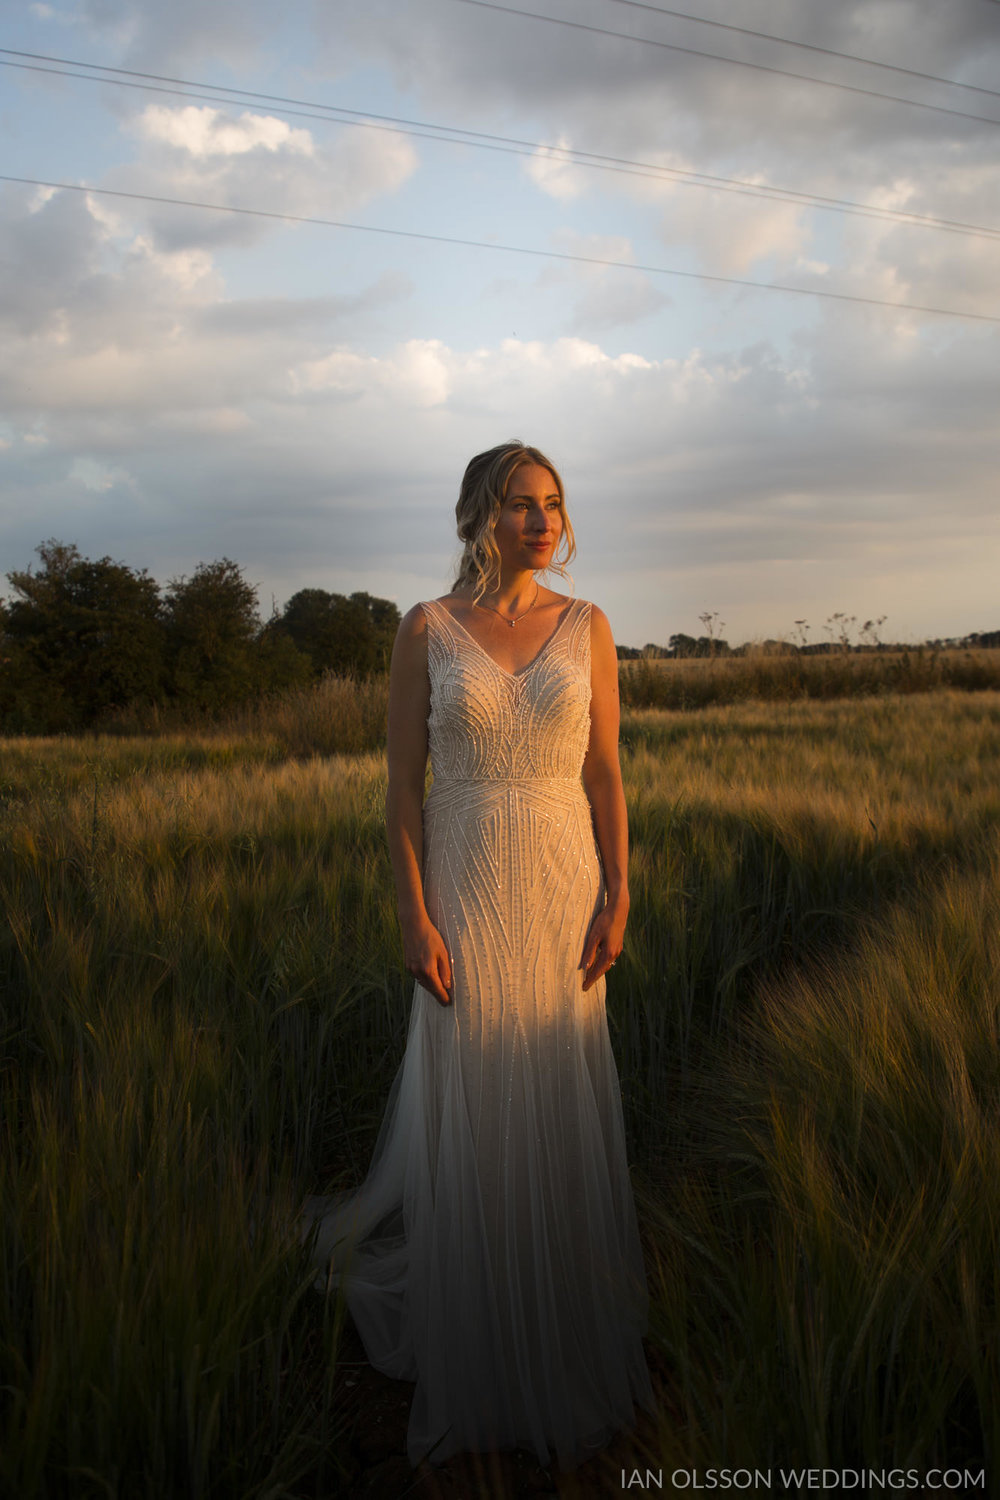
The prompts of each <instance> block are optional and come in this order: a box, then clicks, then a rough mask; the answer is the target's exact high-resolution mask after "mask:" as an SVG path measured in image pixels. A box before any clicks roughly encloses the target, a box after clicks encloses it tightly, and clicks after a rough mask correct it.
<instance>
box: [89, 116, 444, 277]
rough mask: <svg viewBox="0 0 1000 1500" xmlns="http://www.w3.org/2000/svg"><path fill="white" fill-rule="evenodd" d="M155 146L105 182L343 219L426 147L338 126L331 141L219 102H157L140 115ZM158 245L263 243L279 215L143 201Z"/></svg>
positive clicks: (392, 185)
mask: <svg viewBox="0 0 1000 1500" xmlns="http://www.w3.org/2000/svg"><path fill="white" fill-rule="evenodd" d="M131 128H132V131H133V133H134V134H135V135H136V136H137V137H138V138H139V139H140V141H141V142H142V143H143V145H144V147H145V150H144V151H143V152H142V154H141V155H140V156H139V157H138V159H136V160H135V161H133V162H130V163H127V164H122V165H121V166H118V167H117V168H115V169H114V170H113V171H111V172H110V173H108V174H107V177H106V178H105V180H104V183H103V184H102V185H104V186H110V187H114V188H116V189H118V190H121V191H124V192H135V193H140V194H147V195H153V196H161V197H165V198H174V199H185V200H188V201H190V202H196V203H208V204H218V205H220V206H221V207H231V208H237V209H238V208H254V209H263V210H264V211H265V213H266V214H267V213H270V214H275V215H281V214H289V215H292V216H298V217H308V218H342V217H345V216H346V215H349V214H352V213H355V212H357V210H358V209H359V208H361V207H362V206H363V205H364V204H366V203H368V202H370V201H371V200H372V199H373V198H377V197H379V196H381V195H384V194H391V193H394V192H396V191H398V189H399V188H400V187H401V186H402V184H403V183H404V182H405V181H406V179H407V178H408V177H409V176H411V174H412V173H413V172H414V171H415V170H416V166H417V154H416V151H415V150H414V147H413V145H412V143H411V142H410V141H409V140H408V139H407V138H406V137H404V136H399V135H392V134H383V133H376V132H373V131H368V130H365V129H362V128H354V127H336V126H333V125H331V127H330V129H331V132H332V137H333V138H332V140H330V141H329V142H325V143H321V142H318V141H317V140H315V138H314V137H313V135H312V134H311V132H310V131H308V130H303V129H293V128H291V127H290V126H289V125H288V124H287V122H286V121H284V120H281V119H278V118H276V117H275V116H273V115H266V114H255V113H253V112H252V111H249V110H243V111H241V112H239V113H236V112H235V111H230V112H227V111H224V110H221V109H215V108H213V107H211V106H205V107H204V108H201V107H195V106H190V105H186V106H178V107H173V106H165V105H151V106H148V107H147V108H146V109H144V110H143V112H142V113H141V114H140V115H138V116H137V117H136V118H135V120H134V121H133V122H132V126H131ZM128 211H129V215H130V217H131V219H132V220H133V222H139V223H141V224H142V225H143V226H144V228H145V229H146V232H147V233H148V234H149V235H150V237H151V239H152V241H153V243H154V244H155V246H156V247H157V248H158V249H163V250H179V249H183V248H189V247H194V246H201V247H204V248H209V249H214V248H216V247H220V246H225V245H233V244H238V245H249V244H254V243H256V242H258V241H259V240H261V239H262V238H264V237H266V236H267V235H270V234H273V233H274V231H275V228H276V223H277V221H274V220H270V221H269V220H268V218H267V217H255V216H252V215H245V214H233V213H229V214H227V213H220V214H212V213H211V212H207V211H205V210H203V209H198V208H185V207H183V206H174V205H170V206H167V205H157V204H148V205H147V204H142V203H134V204H131V205H130V206H129V210H128Z"/></svg>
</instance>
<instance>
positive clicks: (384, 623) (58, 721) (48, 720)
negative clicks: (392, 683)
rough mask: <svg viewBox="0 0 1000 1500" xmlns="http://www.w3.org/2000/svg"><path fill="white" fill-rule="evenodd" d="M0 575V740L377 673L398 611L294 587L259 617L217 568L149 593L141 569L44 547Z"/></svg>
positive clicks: (58, 546)
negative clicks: (5, 594)
mask: <svg viewBox="0 0 1000 1500" xmlns="http://www.w3.org/2000/svg"><path fill="white" fill-rule="evenodd" d="M36 550H37V556H38V564H37V566H34V567H29V568H27V569H24V570H20V571H15V572H12V573H8V574H7V581H8V584H9V585H10V592H11V597H10V598H8V599H7V600H6V601H5V602H0V730H2V732H5V733H8V734H10V733H31V734H53V733H60V732H63V731H67V730H76V729H83V728H88V727H91V726H93V725H97V724H101V723H107V722H111V721H112V720H113V719H114V717H115V715H116V714H120V713H121V711H122V710H126V709H129V710H140V711H141V710H150V709H153V708H173V709H176V710H178V711H179V712H180V713H181V714H182V715H185V716H186V715H188V714H190V715H191V716H198V715H204V716H211V715H213V714H216V713H220V712H223V711H225V710H226V709H229V708H232V707H234V706H236V705H237V704H240V703H243V702H246V701H247V700H249V699H252V698H257V697H260V696H262V695H265V694H267V693H269V692H274V691H276V690H278V689H281V688H287V687H293V686H301V685H304V684H305V683H308V682H309V681H310V680H312V679H315V678H317V677H320V676H322V675H323V674H324V673H327V672H334V673H337V674H348V673H351V674H355V675H358V676H367V675H370V674H371V673H373V672H380V671H384V670H385V668H386V667H387V665H388V661H389V653H390V651H391V649H392V642H393V639H394V637H395V634H396V628H397V626H398V625H399V618H400V616H399V610H398V609H397V608H396V606H395V604H393V603H392V602H391V601H390V600H388V599H377V598H374V597H373V596H372V595H370V594H366V593H354V594H350V595H347V596H345V595H343V594H334V593H329V592H328V591H327V590H326V589H300V590H299V592H298V593H297V594H294V595H293V596H292V597H291V599H289V601H288V603H287V604H286V605H285V607H284V609H283V610H281V611H280V612H278V611H277V610H274V611H272V614H271V616H270V618H268V619H266V620H265V619H263V618H262V617H261V613H260V608H259V604H258V599H257V590H256V589H255V588H254V586H253V585H252V584H251V583H249V582H248V581H247V579H246V578H245V576H244V573H243V569H242V568H241V567H240V566H239V565H238V564H237V563H235V562H233V561H232V560H231V559H230V558H227V557H224V558H221V559H218V560H217V561H215V562H210V563H199V564H198V566H197V567H196V568H195V570H194V572H193V573H192V574H191V576H190V577H182V578H174V579H171V580H170V582H169V583H168V584H167V585H166V586H165V587H161V586H160V584H158V583H157V581H156V580H155V579H154V578H151V577H150V576H149V574H148V573H147V571H146V570H145V569H144V568H143V569H140V570H136V569H134V568H130V567H127V566H126V565H125V564H124V563H120V562H115V561H113V560H112V559H111V558H110V557H102V558H98V559H97V560H96V561H93V560H91V559H90V558H86V557H83V556H82V555H81V554H80V551H79V549H78V548H77V547H76V546H74V545H67V544H65V543H63V542H58V541H55V540H50V541H46V542H43V543H42V544H41V545H40V546H39V547H38V548H37V549H36Z"/></svg>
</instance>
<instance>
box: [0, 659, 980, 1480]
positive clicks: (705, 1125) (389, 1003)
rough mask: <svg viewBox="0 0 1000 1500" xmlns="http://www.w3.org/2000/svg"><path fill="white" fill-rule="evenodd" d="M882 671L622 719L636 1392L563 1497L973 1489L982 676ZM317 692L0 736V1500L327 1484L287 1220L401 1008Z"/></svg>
mask: <svg viewBox="0 0 1000 1500" xmlns="http://www.w3.org/2000/svg"><path fill="white" fill-rule="evenodd" d="M640 665H641V664H640ZM885 686H886V685H885V684H883V685H882V690H881V691H880V692H879V693H878V695H876V696H868V697H856V698H850V699H837V700H830V701H826V700H824V699H822V698H817V699H816V700H815V701H808V700H804V699H802V698H799V699H798V700H796V701H788V702H771V703H764V702H759V701H752V700H751V701H744V702H739V703H733V704H728V705H721V706H711V707H707V708H702V709H699V710H698V711H691V710H689V711H667V710H664V709H654V708H649V709H637V708H633V709H630V710H629V711H628V712H627V714H626V717H625V722H624V725H623V745H624V750H623V763H624V769H625V777H626V789H627V794H628V800H629V806H630V820H631V830H632V841H633V861H632V894H633V910H632V918H631V922H630V928H629V933H628V938H627V949H626V953H625V955H624V956H623V958H622V960H621V961H620V962H619V964H618V966H617V967H616V969H615V973H614V976H613V983H612V985H611V987H610V991H609V1015H610V1023H611V1028H612V1036H613V1041H614V1044H615V1050H616V1054H617V1057H618V1059H619V1066H620V1069H621V1077H622V1087H623V1093H624V1097H625V1107H626V1119H627V1125H628V1129H629V1136H630V1154H631V1160H632V1161H633V1162H634V1174H635V1186H636V1192H637V1198H638V1203H639V1208H640V1216H641V1223H642V1228H643V1234H644V1241H645V1247H646V1255H647V1267H648V1271H649V1277H650V1290H651V1298H652V1306H651V1322H650V1334H649V1345H648V1347H649V1353H650V1361H651V1365H652V1367H653V1369H654V1372H655V1375H656V1381H657V1387H658V1395H659V1399H660V1403H661V1413H660V1419H659V1422H658V1424H656V1425H655V1426H653V1427H647V1428H645V1429H643V1431H642V1433H641V1435H640V1436H639V1438H637V1439H636V1440H635V1441H634V1443H633V1445H632V1447H631V1448H629V1449H626V1450H625V1451H626V1452H627V1454H628V1457H627V1459H626V1458H624V1457H622V1456H621V1455H620V1453H617V1452H616V1455H615V1457H614V1460H613V1462H614V1464H615V1468H614V1472H613V1474H612V1472H611V1470H610V1469H608V1470H607V1472H604V1471H602V1470H601V1469H600V1461H598V1468H597V1469H596V1470H595V1472H594V1474H592V1475H591V1476H590V1477H589V1478H588V1476H586V1475H583V1474H582V1473H581V1475H580V1476H578V1478H577V1479H575V1480H571V1481H566V1482H565V1483H564V1486H563V1488H564V1493H566V1494H577V1493H579V1494H584V1493H593V1494H597V1493H618V1492H620V1488H621V1486H620V1480H619V1477H618V1474H619V1467H620V1465H621V1464H623V1463H626V1462H627V1463H628V1465H629V1466H630V1467H631V1466H632V1465H633V1464H636V1465H639V1466H641V1467H643V1468H644V1467H646V1466H653V1467H662V1468H663V1469H664V1470H665V1471H666V1470H672V1469H676V1468H686V1469H692V1468H699V1469H705V1468H707V1467H708V1466H711V1465H729V1466H738V1465H747V1466H749V1467H751V1468H754V1467H756V1468H767V1467H769V1466H774V1467H777V1466H778V1465H782V1464H783V1465H785V1466H789V1465H792V1464H798V1465H803V1464H811V1465H814V1466H834V1467H841V1466H844V1465H855V1466H861V1465H866V1466H869V1465H870V1466H873V1467H877V1468H885V1467H889V1466H900V1467H903V1468H907V1467H915V1468H918V1469H921V1468H926V1467H928V1466H930V1465H932V1464H937V1463H940V1464H942V1465H944V1464H948V1465H951V1466H957V1467H959V1468H967V1469H969V1470H971V1471H972V1472H978V1471H980V1470H982V1469H985V1470H986V1473H987V1475H988V1476H989V1475H991V1474H992V1475H995V1474H996V1473H997V1472H998V1469H997V1464H998V1447H1000V1326H998V1322H1000V1320H998V1295H997V1293H998V1281H1000V1132H998V1129H997V1121H998V1109H1000V1049H998V1043H1000V1036H998V1032H1000V895H998V892H1000V881H998V877H1000V833H998V829H1000V692H997V691H994V690H986V691H980V692H976V693H968V692H957V691H951V690H947V689H942V690H938V691H933V692H929V693H922V694H909V693H892V692H887V691H885ZM352 692H353V690H350V691H349V690H348V689H347V688H338V687H336V686H330V687H328V688H327V689H326V690H325V696H323V695H313V697H311V698H310V697H308V696H303V697H302V698H301V699H300V700H299V702H298V706H297V707H295V706H294V705H293V706H291V707H286V709H285V710H283V716H282V713H278V712H277V711H273V712H271V713H270V714H268V713H263V712H257V713H248V715H247V716H246V719H245V721H243V722H241V723H234V724H231V725H230V726H229V728H228V729H227V730H225V731H223V730H217V731H215V732H214V733H207V732H206V733H201V734H198V733H195V732H190V731H189V732H183V733H168V732H161V733H158V734H152V735H147V736H145V737H135V736H132V737H125V736H122V735H118V736H115V737H104V738H88V739H79V740H69V739H67V740H8V741H5V742H0V893H2V900H3V904H4V909H5V912H6V916H7V925H6V926H5V927H4V929H3V931H2V932H0V983H2V985H3V994H4V1009H3V1013H2V1021H0V1088H2V1101H3V1113H2V1121H0V1129H2V1131H3V1144H2V1153H0V1229H2V1233H0V1392H2V1394H0V1493H2V1494H3V1495H5V1496H6V1495H11V1496H17V1497H19V1500H35V1497H42V1496H45V1497H48V1496H62V1495H67V1496H68V1495H72V1496H74V1497H77V1496H90V1495H93V1496H112V1497H121V1500H132V1497H134V1496H140V1495H141V1496H148V1497H174V1496H183V1497H185V1500H186V1497H202V1496H205V1497H208V1496H211V1497H232V1500H249V1497H264V1496H268V1497H278V1496H288V1497H293V1496H296V1497H298V1496H301V1497H306V1496H329V1495H335V1494H340V1493H344V1494H347V1493H352V1492H353V1493H360V1490H359V1488H358V1484H359V1480H358V1473H357V1467H356V1465H357V1459H356V1451H355V1436H356V1434H355V1433H353V1432H352V1429H351V1422H352V1420H353V1419H352V1418H351V1415H350V1413H349V1412H348V1411H347V1410H346V1409H345V1407H344V1405H343V1403H342V1402H341V1401H340V1400H339V1398H338V1385H337V1382H338V1370H337V1358H338V1349H339V1348H342V1347H343V1328H342V1322H343V1315H342V1309H341V1308H340V1307H339V1306H338V1304H337V1303H336V1302H334V1301H329V1302H327V1301H325V1300H324V1299H323V1298H322V1297H321V1296H320V1295H319V1294H317V1293H316V1292H315V1291H314V1290H313V1288H312V1285H311V1277H310V1275H309V1272H308V1267H307V1264H306V1257H305V1251H304V1250H303V1247H302V1246H301V1244H300V1242H299V1231H298V1227H297V1213H298V1208H299V1205H300V1203H301V1201H302V1199H303V1198H304V1197H305V1195H306V1194H308V1193H312V1192H315V1191H321V1190H326V1189H328V1188H330V1187H331V1186H333V1185H337V1184H341V1185H347V1184H350V1183H351V1182H353V1181H357V1180H358V1178H359V1177H360V1175H361V1174H362V1173H363V1170H364V1165H365V1162H366V1159H367V1156H368V1153H369V1151H370V1148H371V1144H372V1141H373V1138H374V1133H375V1130H376V1129H377V1125H378V1122H379V1119H380V1115H381V1109H382V1106H383V1103H384V1100H385V1095H386V1092H387V1089H388V1085H389V1082H390V1081H391V1077H392V1074H393V1072H394V1069H395V1067H396V1065H397V1063H398V1060H399V1058H400V1056H401V1053H402V1045H403V1039H404V1034H405V1025H406V1017H407V1009H408V991H409V988H410V986H409V983H408V982H407V977H406V975H405V973H404V970H403V966H402V962H401V952H400V949H399V945H398V940H397V936H396V930H395V921H394V913H393V902H392V896H391V882H390V873H389V867H388V859H387V855H386V851H385V844H384V834H383V830H382V801H383V796H384V781H385V770H384V759H383V756H382V754H381V752H380V751H379V750H378V749H375V748H371V747H372V746H373V745H374V744H376V743H377V739H378V723H379V714H380V704H381V703H382V702H383V700H382V699H381V698H380V696H379V691H378V689H377V688H376V689H372V690H371V692H370V694H369V697H368V699H364V698H363V695H362V696H361V697H360V698H359V697H358V696H357V694H355V695H354V696H352ZM338 694H339V696H338ZM352 715H353V717H352ZM345 735H347V736H348V737H350V736H353V739H350V738H349V744H350V747H351V749H352V752H353V753H346V754H333V755H331V754H322V755H313V754H310V751H311V750H313V749H319V750H321V751H324V752H326V751H329V750H330V748H331V747H332V745H334V744H341V745H343V744H344V743H345V740H344V736H345ZM611 1461H612V1460H611V1459H610V1458H609V1459H608V1460H607V1462H608V1463H609V1464H610V1463H611ZM995 1482H996V1481H995V1480H994V1483H995ZM588 1484H589V1485H590V1486H591V1488H589V1489H588V1488H587V1485H588ZM988 1487H989V1484H988V1481H987V1483H986V1485H985V1486H984V1487H983V1489H984V1490H985V1489H986V1488H988ZM665 1488H666V1486H665ZM981 1492H982V1491H981ZM449 1493H451V1491H449Z"/></svg>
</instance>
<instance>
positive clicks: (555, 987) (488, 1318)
mask: <svg viewBox="0 0 1000 1500" xmlns="http://www.w3.org/2000/svg"><path fill="white" fill-rule="evenodd" d="M423 609H424V612H425V615H426V619H427V640H428V669H429V674H430V692H431V698H430V703H431V707H430V718H429V721H428V732H429V741H430V755H431V765H432V769H433V775H434V781H433V785H432V787H431V790H430V792H429V794H428V797H427V800H426V803H425V806H424V891H425V898H426V903H427V910H428V913H429V915H430V918H431V920H432V922H434V924H435V925H436V926H437V927H438V929H439V930H440V932H441V933H442V935H443V937H444V940H445V942H446V944H447V947H448V952H449V954H450V956H451V962H452V971H453V988H452V1004H451V1005H450V1006H447V1007H445V1006H441V1005H439V1004H438V1002H437V1001H436V1000H435V999H434V998H433V996H432V995H430V994H429V993H428V992H427V991H426V990H424V989H422V988H421V987H420V986H419V985H417V986H416V989H415V993H414V997H413V1009H412V1013H411V1017H410V1026H409V1034H408V1038H407V1043H406V1053H405V1056H404V1059H403V1063H402V1066H401V1068H400V1070H399V1073H398V1074H397V1076H396V1079H395V1082H394V1083H393V1086H392V1090H391V1093H390V1096H389V1101H388V1105H387V1108H386V1113H385V1117H384V1120H383V1123H382V1127H381V1131H380V1133H379V1137H378V1141H377V1143H376V1147H375V1154H374V1157H373V1161H372V1165H371V1169H370V1172H369V1175H368V1177H367V1179H366V1181H365V1182H364V1184H363V1186H362V1187H361V1188H360V1190H359V1191H358V1192H357V1193H356V1194H354V1195H352V1196H351V1197H350V1198H348V1199H347V1200H346V1201H343V1200H342V1201H340V1202H339V1203H337V1204H336V1205H335V1206H334V1207H332V1208H329V1207H328V1208H327V1211H326V1212H325V1214H323V1215H322V1217H321V1222H320V1228H319V1233H318V1237H317V1247H316V1253H317V1261H318V1264H319V1265H321V1266H323V1267H324V1270H325V1269H326V1267H327V1266H328V1264H329V1262H330V1258H331V1256H332V1264H333V1271H334V1280H337V1279H338V1278H339V1277H341V1276H342V1278H343V1285H344V1290H345V1294H346V1297H347V1302H348V1306H349V1308H350V1311H351V1314H352V1316H353V1318H354V1321H355V1324H356V1326H357V1328H358V1331H359V1333H360V1335H361V1338H362V1340H363V1342H364V1345H365V1349H366V1352H367V1354H368V1358H369V1359H370V1361H371V1363H372V1364H373V1365H374V1366H375V1367H376V1368H377V1369H379V1370H382V1371H383V1372H384V1373H385V1374H387V1375H390V1376H393V1377H395V1378H397V1379H403V1380H413V1381H416V1391H415V1394H414V1399H413V1405H412V1408H411V1413H410V1424H409V1434H408V1443H407V1447H408V1453H409V1457H410V1460H411V1462H413V1463H414V1464H416V1463H417V1462H418V1461H419V1460H420V1459H422V1458H424V1457H429V1458H430V1459H431V1461H432V1462H437V1461H440V1460H442V1459H444V1458H447V1457H448V1456H449V1455H451V1454H453V1453H456V1452H467V1451H472V1452H475V1451H480V1452H482V1451H490V1450H493V1449H503V1448H513V1447H521V1448H527V1449H531V1450H533V1451H534V1453H535V1454H536V1455H537V1457H538V1459H539V1461H540V1462H541V1463H543V1464H546V1463H548V1462H549V1461H550V1460H551V1458H552V1457H553V1456H555V1457H556V1458H557V1459H558V1461H559V1463H560V1464H561V1465H562V1466H564V1467H571V1466H573V1465H574V1464H576V1463H579V1462H580V1461H581V1460H582V1459H584V1458H585V1457H587V1456H588V1454H589V1453H591V1452H594V1451H596V1450H597V1449H599V1448H600V1447H601V1446H603V1444H604V1443H605V1442H606V1441H607V1440H608V1438H609V1437H610V1436H611V1435H612V1434H613V1433H614V1432H615V1431H617V1430H618V1429H620V1428H622V1427H624V1426H628V1425H630V1424H631V1422H632V1421H633V1419H634V1410H633V1408H634V1403H636V1402H639V1403H641V1404H642V1405H644V1406H648V1407H652V1397H651V1393H650V1383H649V1375H648V1371H647V1368H646V1361H645V1357H644V1354H643V1350H642V1343H641V1334H642V1331H643V1329H644V1325H645V1313H646V1290H645V1279H644V1274H643V1266H642V1256H641V1251H640V1246H639V1237H638V1231H637V1227H636V1217H635V1207H634V1203H633V1198H632V1191H631V1186H630V1183H629V1178H628V1171H627V1167H626V1161H625V1143H624V1131H623V1124H622V1110H621V1096H620V1092H619V1086H618V1075H617V1071H616V1068H615V1063H614V1058H613V1056H612V1053H611V1047H610V1042H609V1038H608V1029H607V1021H606V1017H605V1008H604V981H603V979H602V980H600V981H599V982H598V983H597V984H595V985H594V986H593V987H592V988H591V989H590V990H588V991H587V992H586V993H584V991H583V989H582V973H581V968H580V958H581V954H582V951H583V944H584V938H585V934H586V931H587V927H588V925H589V923H590V920H591V918H592V916H593V914H594V912H595V911H596V910H598V909H599V908H600V907H601V906H602V905H603V900H604V894H603V884H602V873H601V866H600V861H599V858H598V854H597V849H596V845H595V840H594V833H593V825H592V821H591V812H590V805H589V803H588V801H587V797H586V795H585V793H584V790H583V785H582V782H581V779H580V778H581V768H582V765H583V758H584V754H585V752H586V748H587V742H588V734H589V726H590V605H589V604H587V603H585V602H583V601H580V600H574V601H573V602H572V603H570V604H569V605H568V606H567V608H566V610H565V612H564V614H563V616H562V618H561V620H560V623H559V626H558V627H557V629H556V631H555V633H554V635H552V636H551V637H550V639H549V640H548V642H547V643H546V645H545V646H543V648H542V650H541V651H540V652H539V653H538V655H537V656H536V657H535V658H534V660H533V661H532V662H531V663H530V664H529V665H528V666H527V667H525V668H524V669H523V670H522V671H520V672H517V673H511V672H507V671H505V670H504V669H503V668H502V667H500V666H498V665H497V664H496V662H494V661H493V659H492V658H491V657H490V656H489V655H488V654H487V652H486V651H484V650H483V648H482V647H481V646H480V645H479V644H478V642H477V641H475V640H474V639H473V637H472V636H471V635H469V634H468V632H467V631H465V630H464V628H463V627H462V626H461V625H460V624H459V623H458V622H457V621H456V620H455V619H454V618H453V617H452V615H451V614H450V613H449V612H448V611H447V610H446V609H444V608H443V607H442V606H441V605H440V604H438V603H436V602H432V603H428V604H425V605H424V606H423Z"/></svg>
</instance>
